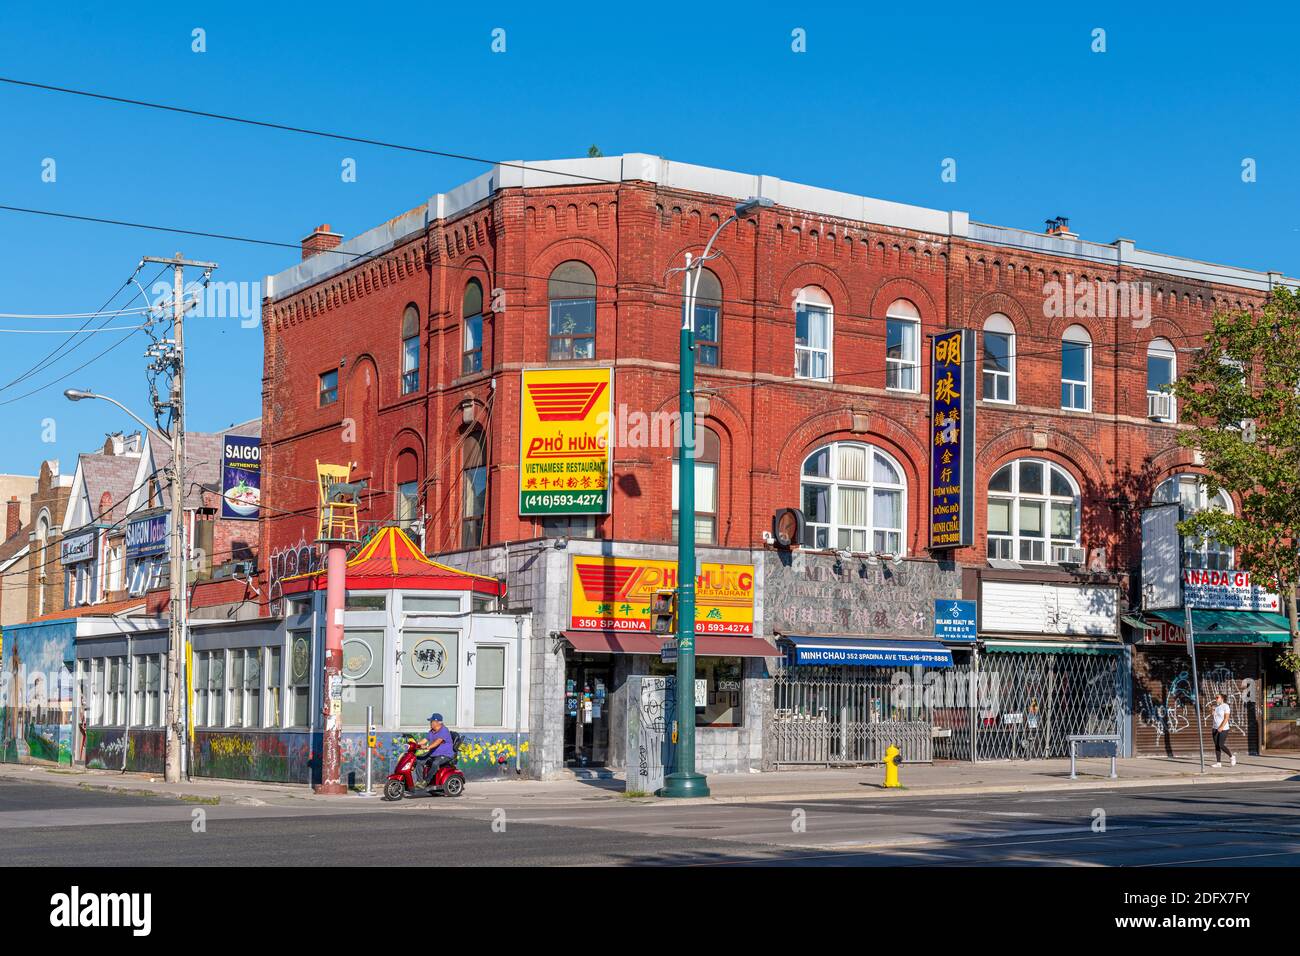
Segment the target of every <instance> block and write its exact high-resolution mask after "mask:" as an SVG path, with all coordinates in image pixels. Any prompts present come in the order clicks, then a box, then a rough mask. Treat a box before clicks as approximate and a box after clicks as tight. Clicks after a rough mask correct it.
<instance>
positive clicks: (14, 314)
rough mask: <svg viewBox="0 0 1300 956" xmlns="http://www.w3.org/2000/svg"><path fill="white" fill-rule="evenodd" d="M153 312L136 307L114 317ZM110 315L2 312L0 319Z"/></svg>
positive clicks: (98, 313) (119, 311) (118, 312)
mask: <svg viewBox="0 0 1300 956" xmlns="http://www.w3.org/2000/svg"><path fill="white" fill-rule="evenodd" d="M152 311H153V309H152V308H151V307H148V306H145V307H141V306H135V307H134V308H127V309H114V310H113V311H112V315H113V316H114V317H116V316H119V315H142V314H145V313H148V312H152ZM108 314H109V313H107V312H104V311H103V310H101V311H99V312H63V313H57V314H45V313H40V312H0V319H95V318H99V317H100V316H101V315H108Z"/></svg>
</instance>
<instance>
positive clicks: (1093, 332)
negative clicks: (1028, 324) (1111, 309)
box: [1044, 315, 1105, 369]
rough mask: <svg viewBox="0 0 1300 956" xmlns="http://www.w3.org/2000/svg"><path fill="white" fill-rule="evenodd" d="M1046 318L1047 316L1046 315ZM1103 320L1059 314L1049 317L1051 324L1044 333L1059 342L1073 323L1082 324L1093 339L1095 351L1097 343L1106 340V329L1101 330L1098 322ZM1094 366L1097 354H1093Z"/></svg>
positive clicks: (1093, 317)
mask: <svg viewBox="0 0 1300 956" xmlns="http://www.w3.org/2000/svg"><path fill="white" fill-rule="evenodd" d="M1044 318H1047V317H1046V316H1044ZM1103 321H1105V320H1104V319H1098V318H1097V317H1096V316H1083V317H1079V316H1065V315H1058V316H1056V317H1054V318H1051V319H1048V322H1049V325H1048V327H1047V331H1046V332H1045V333H1044V336H1045V337H1046V338H1047V339H1049V340H1050V341H1053V342H1059V341H1060V340H1061V336H1062V335H1064V334H1065V330H1066V329H1068V328H1069V327H1070V326H1072V325H1081V326H1083V327H1084V328H1085V329H1087V330H1088V337H1089V338H1090V339H1092V346H1093V350H1094V352H1095V351H1096V348H1097V343H1098V342H1104V341H1105V337H1104V330H1099V329H1098V328H1097V324H1096V323H1098V322H1103ZM1093 368H1094V369H1095V368H1096V355H1095V354H1094V356H1093Z"/></svg>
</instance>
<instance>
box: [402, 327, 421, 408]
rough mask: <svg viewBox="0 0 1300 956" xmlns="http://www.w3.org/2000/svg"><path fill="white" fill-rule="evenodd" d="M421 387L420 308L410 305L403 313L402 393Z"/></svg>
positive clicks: (405, 393)
mask: <svg viewBox="0 0 1300 956" xmlns="http://www.w3.org/2000/svg"><path fill="white" fill-rule="evenodd" d="M419 387H420V310H419V309H418V308H416V307H415V306H414V305H408V306H407V307H406V311H405V312H403V313H402V394H403V395H409V394H410V393H411V392H414V391H415V390H416V389H417V388H419Z"/></svg>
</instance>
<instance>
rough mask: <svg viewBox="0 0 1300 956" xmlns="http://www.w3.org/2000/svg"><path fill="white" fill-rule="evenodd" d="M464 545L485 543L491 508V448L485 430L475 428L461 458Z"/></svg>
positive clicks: (461, 532) (476, 546) (478, 545)
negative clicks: (488, 458) (488, 499)
mask: <svg viewBox="0 0 1300 956" xmlns="http://www.w3.org/2000/svg"><path fill="white" fill-rule="evenodd" d="M460 476H461V488H462V491H461V522H460V546H461V547H462V548H478V547H481V546H482V544H483V518H484V515H485V514H486V511H487V450H486V447H485V446H484V442H483V432H481V431H480V430H479V429H477V428H476V429H474V430H473V431H471V432H470V433H469V434H467V435H466V436H465V443H464V446H463V449H462V458H461V473H460Z"/></svg>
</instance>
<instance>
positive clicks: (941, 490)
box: [930, 329, 976, 550]
mask: <svg viewBox="0 0 1300 956" xmlns="http://www.w3.org/2000/svg"><path fill="white" fill-rule="evenodd" d="M974 355H975V333H974V332H971V331H969V330H966V329H951V330H949V331H947V332H938V333H936V334H934V335H932V336H931V337H930V548H931V549H933V550H940V549H946V548H962V547H967V546H968V545H970V544H971V541H972V537H973V530H974V526H975V510H974V504H973V494H974V490H975V448H974V443H975V383H976V375H975V373H974V372H972V373H971V374H970V375H966V374H965V370H966V369H967V367H968V365H967V364H966V363H968V362H970V361H973V359H974Z"/></svg>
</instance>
